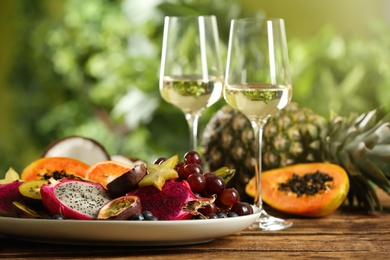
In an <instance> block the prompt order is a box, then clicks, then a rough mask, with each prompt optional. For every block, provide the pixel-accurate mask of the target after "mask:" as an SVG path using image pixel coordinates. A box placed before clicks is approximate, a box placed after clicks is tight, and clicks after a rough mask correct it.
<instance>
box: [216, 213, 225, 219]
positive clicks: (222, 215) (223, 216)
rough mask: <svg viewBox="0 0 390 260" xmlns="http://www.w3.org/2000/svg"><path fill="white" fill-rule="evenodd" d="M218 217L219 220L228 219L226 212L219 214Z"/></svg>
mask: <svg viewBox="0 0 390 260" xmlns="http://www.w3.org/2000/svg"><path fill="white" fill-rule="evenodd" d="M217 216H218V218H227V217H228V215H227V214H226V213H224V212H218V213H217Z"/></svg>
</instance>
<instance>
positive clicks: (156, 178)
mask: <svg viewBox="0 0 390 260" xmlns="http://www.w3.org/2000/svg"><path fill="white" fill-rule="evenodd" d="M178 162H179V156H177V155H174V156H172V157H171V158H169V159H167V160H166V161H164V162H163V163H161V164H147V165H146V168H147V170H148V174H147V175H145V177H143V178H142V180H140V181H139V183H138V186H139V187H141V188H142V187H146V186H151V185H153V186H154V187H156V188H157V189H159V190H162V187H163V186H164V184H165V181H167V180H173V179H176V178H179V174H178V173H177V171H176V170H175V169H174V168H175V166H176V164H177V163H178Z"/></svg>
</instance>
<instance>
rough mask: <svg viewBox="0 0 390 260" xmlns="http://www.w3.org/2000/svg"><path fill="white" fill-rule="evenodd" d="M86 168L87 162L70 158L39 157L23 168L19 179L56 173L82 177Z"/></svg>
mask: <svg viewBox="0 0 390 260" xmlns="http://www.w3.org/2000/svg"><path fill="white" fill-rule="evenodd" d="M88 168H89V165H88V164H86V163H83V162H81V161H79V160H76V159H72V158H67V157H50V158H40V159H38V160H36V161H34V162H32V163H30V164H29V165H28V166H27V167H25V168H24V170H23V172H22V174H21V179H22V180H25V181H30V180H41V179H50V177H53V175H55V174H56V173H57V174H60V175H61V177H72V176H74V177H80V178H84V177H85V173H86V170H87V169H88Z"/></svg>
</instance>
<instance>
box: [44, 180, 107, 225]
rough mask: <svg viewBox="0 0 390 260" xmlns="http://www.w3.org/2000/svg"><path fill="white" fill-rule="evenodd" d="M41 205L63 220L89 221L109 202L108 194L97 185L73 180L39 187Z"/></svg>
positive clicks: (53, 182)
mask: <svg viewBox="0 0 390 260" xmlns="http://www.w3.org/2000/svg"><path fill="white" fill-rule="evenodd" d="M41 196H42V203H43V205H44V206H45V208H46V209H47V210H48V211H49V212H50V214H51V215H52V216H54V215H61V216H63V217H64V218H65V219H80V220H91V219H95V218H96V217H97V215H98V212H99V209H100V208H101V207H102V206H103V205H104V204H105V203H107V202H109V201H110V200H111V196H110V194H109V193H108V192H107V191H106V190H105V189H104V188H103V186H102V185H100V184H99V183H93V182H86V181H80V180H75V179H61V180H60V181H54V180H52V183H51V184H44V185H42V187H41Z"/></svg>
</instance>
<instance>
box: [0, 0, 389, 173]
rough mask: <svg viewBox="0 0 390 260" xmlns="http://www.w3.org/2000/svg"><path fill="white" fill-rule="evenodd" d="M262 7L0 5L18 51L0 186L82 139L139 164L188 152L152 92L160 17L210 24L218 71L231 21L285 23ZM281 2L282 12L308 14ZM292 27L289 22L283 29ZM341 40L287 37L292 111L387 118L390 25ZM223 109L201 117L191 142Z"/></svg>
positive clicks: (8, 95)
mask: <svg viewBox="0 0 390 260" xmlns="http://www.w3.org/2000/svg"><path fill="white" fill-rule="evenodd" d="M255 2H256V3H255ZM270 2H272V1H268V2H267V1H259V2H257V1H245V0H241V1H239V0H171V1H161V0H148V1H136V0H110V1H109V0H83V1H79V0H65V1H45V0H35V1H24V0H19V1H16V2H12V3H11V1H8V0H6V1H5V2H3V4H2V5H4V6H5V5H6V4H8V5H13V10H14V12H12V13H10V14H7V16H6V17H7V19H9V20H7V21H8V22H11V23H12V24H13V25H14V27H15V28H16V31H17V35H15V36H14V37H15V39H17V40H15V42H16V43H17V44H15V46H12V49H13V55H12V57H13V58H12V62H9V64H10V66H9V68H8V69H7V70H8V71H7V77H6V80H3V82H5V83H3V82H2V84H1V96H0V101H1V102H0V103H1V107H0V108H1V109H2V110H3V112H2V114H3V116H2V118H1V119H0V134H1V139H0V154H1V155H2V158H1V160H0V176H1V175H2V174H4V173H5V172H6V170H7V169H8V168H9V167H11V166H12V167H14V168H15V169H16V170H17V171H21V170H22V169H23V168H24V167H25V166H26V165H27V164H28V163H30V162H32V161H33V160H35V159H37V158H39V156H41V154H42V152H43V149H44V148H45V147H46V146H47V145H48V144H49V143H50V142H51V141H53V140H55V139H57V138H61V137H64V136H67V135H83V136H87V137H91V138H93V139H96V140H98V141H99V142H101V143H102V144H103V145H104V146H105V147H106V148H107V150H108V151H109V152H110V153H111V154H122V155H127V156H131V157H136V158H141V159H144V160H147V161H152V160H153V159H155V158H157V157H161V156H166V157H168V156H172V155H173V154H179V156H181V155H183V154H184V153H185V152H186V151H187V150H188V149H189V142H188V138H189V137H188V128H187V124H186V121H185V119H184V115H183V114H182V112H181V111H179V110H178V109H176V108H174V107H173V106H172V105H170V104H167V103H166V102H164V101H163V100H162V99H161V97H160V95H159V93H158V70H159V61H160V49H161V38H162V28H163V18H164V16H165V15H207V14H214V15H216V16H217V19H218V25H219V33H220V38H221V49H222V52H223V60H225V55H226V43H227V39H228V33H229V26H230V22H229V21H230V20H231V19H233V18H237V17H247V16H272V15H275V14H277V15H281V16H283V14H284V13H280V12H282V11H278V10H280V7H278V5H276V4H274V7H273V9H271V11H268V12H267V11H265V8H268V7H269V6H270V5H271V4H270ZM279 2H280V3H282V4H284V5H285V8H287V9H289V6H292V8H296V9H299V8H303V7H302V4H303V3H305V1H301V0H300V1H279ZM292 2H294V3H295V5H296V6H293V5H294V4H293V3H292ZM331 2H333V3H338V2H337V1H331ZM347 2H349V4H352V3H355V2H353V1H352V2H351V1H347ZM364 2H366V3H368V1H364ZM370 3H371V2H370ZM356 5H358V4H356ZM377 5H378V6H380V5H379V4H378V3H377ZM313 6H314V5H313ZM346 6H347V4H345V5H344V8H345V7H346ZM263 7H264V8H263ZM278 8H279V9H278ZM267 10H268V9H267ZM272 10H274V11H272ZM275 10H276V11H275ZM291 10H293V9H291ZM317 12H318V10H317ZM329 13H331V12H330V11H329ZM313 15H315V13H314V14H313ZM312 18H313V17H312ZM3 19H6V18H3ZM294 19H296V18H294V13H293V12H290V14H289V16H288V18H286V24H287V25H289V24H290V23H289V22H290V21H292V22H293V20H294ZM363 22H364V23H365V21H362V23H363ZM365 24H366V23H365ZM310 26H311V23H310V21H307V27H310ZM287 29H289V26H287ZM338 29H339V28H337V26H334V25H332V24H329V25H326V26H321V28H320V29H319V30H315V31H314V32H313V30H312V32H310V33H307V34H302V32H300V31H299V30H297V29H295V30H292V31H287V34H288V44H289V51H290V59H291V67H292V72H293V87H294V94H293V100H294V101H296V102H298V103H300V105H301V106H305V107H309V108H312V109H313V110H314V111H316V112H317V113H319V114H322V115H325V116H329V114H330V112H331V111H333V112H335V113H338V114H342V115H348V114H349V113H350V112H358V113H362V112H366V111H368V110H371V109H374V108H376V107H382V109H383V110H384V111H385V112H386V111H390V107H389V105H390V104H389V103H390V102H389V101H390V91H389V87H390V73H389V71H390V70H389V69H390V55H389V54H390V53H389V52H390V34H389V33H388V31H389V26H388V23H387V22H386V21H384V20H383V19H375V18H370V23H367V28H366V29H365V30H363V31H364V32H363V33H360V32H359V33H345V32H342V31H340V30H338ZM8 47H9V46H8ZM6 52H7V50H3V52H2V53H5V54H6ZM9 60H10V59H9ZM223 104H224V101H223V100H221V101H219V102H218V103H217V104H216V105H214V106H213V107H211V108H209V109H207V110H206V111H205V112H204V113H203V115H202V117H201V119H200V128H199V132H200V134H202V131H203V129H204V126H205V124H206V123H207V122H208V120H209V119H210V117H211V116H212V114H213V113H214V112H215V111H216V110H218V108H220V107H221V106H222V105H223Z"/></svg>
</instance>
